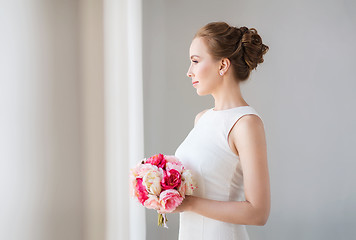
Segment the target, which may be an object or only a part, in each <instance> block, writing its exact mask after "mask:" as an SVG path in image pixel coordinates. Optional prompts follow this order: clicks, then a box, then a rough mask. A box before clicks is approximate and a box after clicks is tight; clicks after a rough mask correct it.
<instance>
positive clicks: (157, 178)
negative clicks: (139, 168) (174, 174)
mask: <svg viewBox="0 0 356 240" xmlns="http://www.w3.org/2000/svg"><path fill="white" fill-rule="evenodd" d="M161 178H162V176H161V173H160V172H159V171H158V170H151V171H148V172H147V173H146V175H145V176H143V178H142V184H143V185H144V186H145V187H146V190H147V192H148V193H150V194H154V195H156V196H159V194H160V193H161Z"/></svg>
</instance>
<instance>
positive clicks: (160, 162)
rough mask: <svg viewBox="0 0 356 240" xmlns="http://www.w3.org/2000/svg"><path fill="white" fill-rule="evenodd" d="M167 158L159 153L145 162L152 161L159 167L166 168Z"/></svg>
mask: <svg viewBox="0 0 356 240" xmlns="http://www.w3.org/2000/svg"><path fill="white" fill-rule="evenodd" d="M166 162H167V161H166V159H165V158H164V155H163V154H161V153H159V154H157V155H154V156H152V157H150V158H148V159H147V160H146V162H145V163H150V164H152V165H156V166H157V167H159V168H163V169H166Z"/></svg>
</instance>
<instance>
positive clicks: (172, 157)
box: [164, 155, 179, 162]
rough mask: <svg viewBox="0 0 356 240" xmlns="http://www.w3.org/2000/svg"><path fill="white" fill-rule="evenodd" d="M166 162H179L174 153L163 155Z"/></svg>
mask: <svg viewBox="0 0 356 240" xmlns="http://www.w3.org/2000/svg"><path fill="white" fill-rule="evenodd" d="M164 158H165V159H166V160H167V162H179V160H178V158H177V157H176V156H174V155H164Z"/></svg>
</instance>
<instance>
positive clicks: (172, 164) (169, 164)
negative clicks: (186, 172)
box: [166, 162, 184, 173]
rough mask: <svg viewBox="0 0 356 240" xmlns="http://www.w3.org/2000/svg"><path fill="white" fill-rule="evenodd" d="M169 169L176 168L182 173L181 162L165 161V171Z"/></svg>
mask: <svg viewBox="0 0 356 240" xmlns="http://www.w3.org/2000/svg"><path fill="white" fill-rule="evenodd" d="M171 169H175V170H177V171H178V172H179V173H182V171H183V169H184V167H183V164H182V163H181V162H167V163H166V171H169V170H171Z"/></svg>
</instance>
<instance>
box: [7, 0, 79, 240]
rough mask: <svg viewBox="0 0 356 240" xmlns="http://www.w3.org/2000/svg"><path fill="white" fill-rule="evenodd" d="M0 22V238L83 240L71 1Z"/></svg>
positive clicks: (34, 6) (20, 4)
mask: <svg viewBox="0 0 356 240" xmlns="http://www.w3.org/2000/svg"><path fill="white" fill-rule="evenodd" d="M0 16H1V17H0V18H1V20H0V35H1V37H0V52H1V54H0V68H1V71H0V82H1V87H0V108H1V117H0V132H1V134H0V149H1V150H0V193H1V197H0V226H1V227H0V229H1V230H0V239H7V240H49V239H51V240H63V239H66V240H79V239H82V236H83V230H82V227H83V224H82V222H83V190H82V189H83V184H82V174H83V171H82V160H81V157H82V156H81V144H80V127H81V125H80V106H79V102H80V101H79V99H80V95H79V92H80V88H79V84H80V83H79V77H78V76H79V68H78V67H79V65H78V57H79V55H78V53H79V52H78V19H77V17H78V4H77V1H71V0H66V1H44V0H43V1H40V0H38V1H35V0H31V1H16V0H15V1H2V2H1V7H0Z"/></svg>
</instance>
